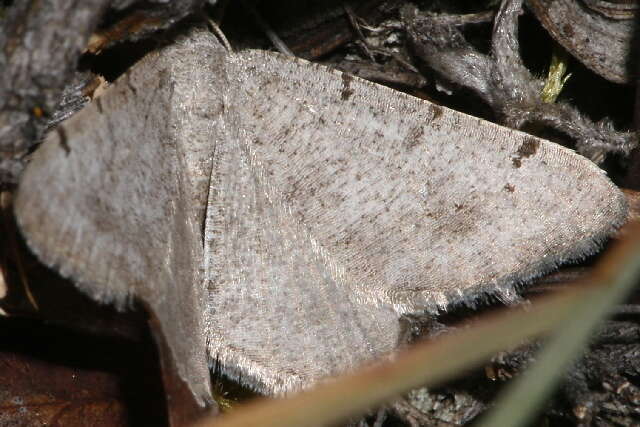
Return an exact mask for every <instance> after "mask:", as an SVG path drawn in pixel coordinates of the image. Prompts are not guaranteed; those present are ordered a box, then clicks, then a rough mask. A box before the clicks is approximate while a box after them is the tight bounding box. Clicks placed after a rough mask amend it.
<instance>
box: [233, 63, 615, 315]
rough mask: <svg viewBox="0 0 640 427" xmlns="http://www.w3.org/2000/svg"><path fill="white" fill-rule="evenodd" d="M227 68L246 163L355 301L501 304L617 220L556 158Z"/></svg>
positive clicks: (277, 71) (417, 111)
mask: <svg viewBox="0 0 640 427" xmlns="http://www.w3.org/2000/svg"><path fill="white" fill-rule="evenodd" d="M232 62H233V66H235V67H237V71H235V72H231V74H232V75H234V76H236V80H237V84H238V87H239V88H240V89H241V90H242V91H243V92H242V94H240V95H239V97H240V98H241V99H243V100H244V102H242V103H240V104H239V105H238V107H237V111H238V113H239V115H240V117H241V120H242V122H243V123H245V126H247V131H248V135H247V138H248V144H249V145H248V147H247V148H246V150H248V151H249V152H250V153H251V154H250V157H251V158H252V159H255V160H254V161H255V162H256V163H259V164H260V165H261V174H262V178H263V180H264V182H268V183H269V184H268V185H270V186H271V187H272V188H274V189H276V191H277V193H278V196H277V197H278V200H281V201H282V203H283V204H284V207H283V208H282V209H283V210H284V211H286V212H287V213H288V215H290V218H292V219H294V220H295V222H296V223H297V224H298V227H300V228H301V229H303V230H304V233H305V235H308V236H309V237H308V239H309V242H313V243H312V244H313V245H314V247H315V248H317V250H318V251H321V252H322V253H324V254H326V258H327V260H330V261H329V265H330V267H331V269H330V270H331V271H335V272H336V275H337V276H338V277H339V278H340V280H339V282H338V283H339V284H340V285H345V286H348V287H350V288H351V289H353V290H354V291H356V293H357V295H358V297H359V298H360V300H364V301H368V302H370V303H374V304H376V303H379V304H391V305H393V306H394V307H395V309H396V310H397V311H398V312H399V313H406V312H416V311H422V310H428V311H431V312H433V311H436V310H438V309H446V308H447V307H448V306H450V305H451V304H456V303H472V302H473V301H474V300H476V299H477V298H478V297H482V296H484V295H486V294H494V295H498V296H499V297H501V298H504V299H510V298H511V295H513V286H514V284H517V283H518V282H522V281H526V280H528V279H530V278H532V277H534V276H537V275H540V274H542V273H544V272H546V271H548V270H550V269H552V268H553V267H555V266H556V265H557V264H559V263H562V262H566V261H569V260H575V259H580V258H582V257H584V256H586V255H588V254H590V253H592V252H594V250H596V248H597V247H598V244H599V243H600V242H601V241H602V240H603V239H604V238H605V237H606V236H608V235H609V234H610V233H611V232H612V231H613V230H614V228H615V227H616V226H619V225H620V224H621V223H622V222H623V221H624V219H625V217H626V203H625V201H624V198H623V196H622V194H621V193H620V192H619V191H618V190H617V188H616V187H615V186H614V185H613V184H612V183H611V182H610V181H609V180H608V179H607V178H606V177H605V175H604V173H603V172H602V171H601V170H600V169H598V168H597V167H596V166H595V165H593V164H592V163H591V162H589V161H588V160H586V159H585V158H583V157H581V156H579V155H577V154H575V153H574V152H572V151H571V150H568V149H566V148H563V147H561V146H559V145H556V144H553V143H550V142H548V141H544V140H541V139H538V138H535V137H532V136H530V135H527V134H525V133H522V132H518V131H513V130H509V129H506V128H503V127H500V126H497V125H495V124H492V123H489V122H486V121H483V120H480V119H477V118H474V117H470V116H467V115H465V114H461V113H458V112H455V111H452V110H450V109H447V108H443V107H439V106H437V105H434V104H432V103H430V102H427V101H422V100H419V99H417V98H413V97H410V96H407V95H404V94H402V93H398V92H396V91H393V90H391V89H388V88H385V87H381V86H378V85H376V84H372V83H369V82H365V81H362V80H360V79H358V78H355V77H350V76H348V75H345V74H342V73H340V72H338V71H332V70H329V69H327V68H325V67H323V66H319V65H312V64H309V63H308V62H305V61H302V60H291V59H290V58H286V57H282V56H279V55H276V54H270V53H266V52H262V51H250V52H245V53H242V54H239V55H236V56H234V57H233V59H232ZM231 66H232V65H230V67H231ZM334 266H335V267H334Z"/></svg>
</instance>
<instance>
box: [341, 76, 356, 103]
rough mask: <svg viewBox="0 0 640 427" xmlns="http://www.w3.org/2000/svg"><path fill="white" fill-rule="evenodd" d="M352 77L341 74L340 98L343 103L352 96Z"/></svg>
mask: <svg viewBox="0 0 640 427" xmlns="http://www.w3.org/2000/svg"><path fill="white" fill-rule="evenodd" d="M352 80H353V77H351V75H349V74H347V73H342V94H341V95H340V97H341V98H342V100H343V101H346V100H348V99H349V98H351V95H353V90H352V89H351V81H352Z"/></svg>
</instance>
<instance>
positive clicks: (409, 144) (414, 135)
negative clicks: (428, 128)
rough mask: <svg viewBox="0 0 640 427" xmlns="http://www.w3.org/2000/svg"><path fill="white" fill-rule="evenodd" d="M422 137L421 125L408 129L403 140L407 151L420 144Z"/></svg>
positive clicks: (422, 129)
mask: <svg viewBox="0 0 640 427" xmlns="http://www.w3.org/2000/svg"><path fill="white" fill-rule="evenodd" d="M423 136H424V128H423V127H422V125H418V126H414V127H413V128H411V129H409V132H407V136H406V137H405V138H404V146H405V147H406V148H407V150H410V149H412V148H413V147H415V146H416V145H418V144H420V143H421V142H422V137H423Z"/></svg>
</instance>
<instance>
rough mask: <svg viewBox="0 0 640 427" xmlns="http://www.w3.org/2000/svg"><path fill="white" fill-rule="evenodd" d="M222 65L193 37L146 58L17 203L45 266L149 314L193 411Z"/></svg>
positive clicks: (61, 137)
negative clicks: (136, 302)
mask: <svg viewBox="0 0 640 427" xmlns="http://www.w3.org/2000/svg"><path fill="white" fill-rule="evenodd" d="M224 57H226V53H225V52H224V50H219V46H218V44H217V42H216V41H215V39H214V38H213V37H212V36H211V35H208V34H206V33H197V34H196V35H195V36H193V37H191V38H190V39H181V40H179V41H178V42H177V43H176V44H175V45H172V46H170V47H168V48H165V49H163V50H162V51H160V52H157V53H154V54H152V55H149V56H148V57H146V58H144V59H143V60H142V61H141V63H140V64H138V65H136V67H134V69H133V70H132V71H131V72H129V73H127V74H126V75H124V76H123V77H121V78H120V79H119V80H118V81H117V82H115V83H114V84H113V85H112V86H111V87H110V88H109V89H108V90H107V92H106V93H105V94H104V96H102V97H100V98H98V99H96V101H95V102H94V103H93V104H92V105H90V106H88V107H86V108H85V109H84V110H83V111H81V112H80V113H78V114H77V115H76V116H74V117H72V118H71V119H70V120H68V121H66V122H64V123H63V124H62V125H61V126H60V127H59V128H58V130H57V131H53V132H52V133H51V134H50V135H49V136H48V138H47V140H46V141H45V142H44V144H43V145H42V147H40V148H39V149H38V151H37V152H36V153H35V155H34V157H33V160H32V161H31V163H30V164H29V166H28V168H27V170H26V171H25V174H24V176H23V177H22V181H21V183H20V187H19V192H18V195H17V199H16V215H17V218H18V221H19V223H20V226H21V228H22V231H23V233H24V235H25V236H26V239H27V241H28V243H29V245H30V247H31V248H32V249H33V250H34V252H35V253H37V254H38V255H39V257H40V258H41V259H42V260H43V261H44V262H45V263H47V264H49V265H51V266H54V267H56V268H58V269H59V271H60V272H61V274H62V275H64V276H66V277H69V278H71V279H73V280H74V281H76V283H77V284H78V286H79V287H80V288H81V289H82V290H83V291H85V292H87V293H88V294H89V295H90V296H92V297H93V298H94V299H96V300H98V301H102V302H114V303H116V304H117V305H118V306H120V307H123V306H125V305H126V303H127V301H129V300H130V298H131V297H138V298H140V299H141V300H142V301H144V302H145V303H146V304H147V305H148V306H149V307H150V308H151V310H152V311H153V313H154V314H155V316H157V318H158V319H159V321H160V326H161V328H162V330H161V332H162V333H163V334H164V335H165V339H166V340H167V343H168V345H169V347H170V349H171V351H172V353H173V357H174V359H175V361H176V364H177V368H178V372H179V374H180V375H181V377H182V378H183V379H184V380H186V381H187V383H188V384H189V386H190V387H191V390H192V391H193V392H194V394H195V395H196V396H197V397H198V398H199V399H200V401H201V402H202V401H203V399H208V398H210V390H209V372H208V368H207V357H206V342H205V332H204V327H205V320H204V319H203V315H204V313H205V312H206V310H205V304H206V302H207V301H206V297H205V295H204V292H205V290H204V287H203V281H202V279H203V278H202V260H203V258H202V257H203V245H202V228H203V219H204V207H205V203H206V198H207V191H208V179H209V173H210V168H211V155H212V152H211V148H212V146H213V141H215V140H216V138H218V137H219V134H220V129H221V127H222V123H221V122H220V117H221V109H222V94H223V90H225V88H228V87H229V85H228V83H227V82H226V78H225V74H224V62H223V59H224Z"/></svg>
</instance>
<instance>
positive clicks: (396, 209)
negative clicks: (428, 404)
mask: <svg viewBox="0 0 640 427" xmlns="http://www.w3.org/2000/svg"><path fill="white" fill-rule="evenodd" d="M205 206H206V213H205ZM16 214H17V217H18V220H19V223H20V225H21V227H22V230H23V232H24V234H25V236H26V239H27V241H28V243H29V245H30V246H31V247H32V248H33V249H34V252H36V253H37V254H38V255H39V256H40V257H41V258H42V259H43V260H44V261H45V262H46V263H48V264H49V265H53V266H56V267H57V268H58V269H59V270H60V271H61V273H62V274H63V275H65V276H67V277H71V278H72V279H74V280H75V281H76V282H77V283H78V286H79V287H80V288H81V289H83V290H84V291H85V292H87V293H89V294H90V295H91V296H93V297H94V298H96V299H98V300H100V301H105V302H116V303H119V304H120V305H122V304H123V303H124V302H125V301H126V300H127V299H128V298H130V297H131V296H136V297H138V298H140V299H141V300H142V301H144V302H145V303H146V304H147V305H148V306H149V307H150V309H151V311H152V312H154V313H155V315H156V316H157V317H158V318H159V320H160V324H161V327H162V331H163V333H164V335H165V336H166V338H167V342H168V344H169V347H170V348H171V350H172V353H173V357H174V360H175V361H176V365H177V367H178V372H179V373H180V375H181V376H182V378H183V379H184V380H185V381H187V383H188V384H189V385H190V386H191V389H192V391H193V392H194V394H195V395H196V396H198V397H199V398H200V399H201V401H204V400H205V399H206V398H208V397H209V390H208V381H209V380H208V377H207V373H206V366H205V365H206V357H207V356H206V355H205V351H207V352H208V357H209V360H210V363H212V364H216V365H217V366H218V367H219V368H220V369H221V370H222V371H223V372H224V373H226V374H227V375H229V376H231V377H234V378H236V379H238V380H239V381H241V382H243V383H245V384H247V385H249V386H251V387H252V388H254V389H256V390H258V391H260V392H263V393H267V394H279V393H286V392H289V391H294V390H298V389H300V388H304V387H308V386H309V385H311V384H313V383H315V382H317V381H318V380H320V379H322V378H325V377H329V376H332V375H336V374H339V373H341V372H344V371H349V370H351V369H354V368H355V367H357V366H360V365H361V364H363V363H367V362H370V361H373V360H376V359H379V358H381V357H383V356H384V355H387V354H390V353H392V351H393V350H394V349H395V348H396V347H397V345H398V343H399V342H400V341H401V337H402V335H403V333H402V328H401V326H400V320H399V319H400V317H401V316H402V315H403V314H407V313H411V314H416V313H418V314H419V313H423V312H430V313H434V312H437V311H438V310H441V309H446V308H448V307H450V306H451V305H454V304H462V303H466V304H472V303H473V302H474V301H476V300H477V299H478V298H482V297H483V296H485V295H488V294H492V295H498V296H499V297H501V298H503V299H505V300H509V299H511V298H512V296H513V295H514V289H513V287H514V285H515V284H517V283H519V282H523V281H526V280H528V279H530V278H532V277H534V276H536V275H539V274H542V273H543V272H545V271H547V270H549V269H551V268H553V267H554V266H555V265H557V264H558V263H561V262H566V261H569V260H574V259H579V258H580V257H583V256H585V255H587V254H589V253H591V252H593V251H594V250H595V249H596V248H597V245H598V244H599V242H600V241H601V240H602V239H604V238H605V237H606V236H607V235H609V234H610V233H611V232H612V231H613V230H614V229H615V227H617V226H618V225H620V224H621V223H622V222H623V221H624V219H625V216H626V204H625V202H624V199H623V196H622V195H621V193H620V192H619V191H618V190H617V189H616V188H615V186H614V185H613V184H612V183H611V182H610V181H609V180H608V179H607V178H606V177H605V176H604V174H603V173H602V172H601V171H600V170H599V169H598V168H597V167H595V166H594V165H593V164H592V163H590V162H589V161H588V160H586V159H584V158H582V157H580V156H578V155H576V154H575V153H573V152H572V151H570V150H567V149H565V148H562V147H560V146H558V145H555V144H552V143H550V142H547V141H544V140H541V139H538V138H535V137H532V136H529V135H526V134H524V133H521V132H517V131H512V130H509V129H505V128H502V127H499V126H496V125H494V124H491V123H488V122H485V121H482V120H479V119H476V118H473V117H470V116H466V115H464V114H461V113H457V112H454V111H452V110H449V109H447V108H444V107H439V106H436V105H434V104H432V103H429V102H426V101H421V100H418V99H416V98H412V97H410V96H407V95H404V94H402V93H398V92H396V91H393V90H391V89H388V88H384V87H381V86H378V85H375V84H372V83H368V82H365V81H362V80H359V79H357V78H355V77H350V76H348V75H345V74H342V73H340V72H338V71H333V70H330V69H328V68H325V67H322V66H318V65H313V64H310V63H307V62H305V61H301V60H292V59H291V58H286V57H282V56H279V55H277V54H272V53H267V52H259V51H247V52H241V53H238V54H228V53H226V52H225V51H224V50H222V48H221V47H220V45H219V44H218V43H217V42H216V41H215V39H214V38H213V36H211V35H210V34H207V33H206V32H203V31H199V30H198V31H194V32H193V33H192V34H190V35H188V36H185V37H181V38H180V39H179V40H178V41H177V42H176V43H174V44H173V45H171V46H169V47H166V48H164V49H162V50H161V51H160V52H157V53H154V54H151V55H150V56H148V57H147V58H145V59H143V60H142V61H141V63H140V64H138V65H136V67H134V69H133V70H132V71H131V72H129V73H127V74H126V75H124V76H123V77H121V78H120V79H119V80H118V81H117V82H116V83H114V84H113V85H112V87H111V88H110V89H109V90H108V91H107V93H106V94H105V95H104V96H103V97H101V98H99V99H98V100H97V101H95V102H94V103H93V104H92V105H91V106H89V107H87V108H86V109H85V110H83V111H82V112H80V113H78V114H77V115H76V116H74V117H73V118H71V119H70V120H68V121H66V122H65V123H64V124H63V125H62V126H61V127H60V129H59V130H58V131H54V132H52V133H51V134H50V135H49V136H48V138H47V141H46V142H45V143H44V144H43V146H42V147H41V148H40V149H39V150H38V152H37V153H36V154H35V155H34V159H33V161H32V162H31V164H30V165H29V167H28V168H27V171H26V173H25V175H24V176H23V179H22V182H21V184H20V189H19V192H18V197H17V199H16ZM203 231H204V233H203Z"/></svg>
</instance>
